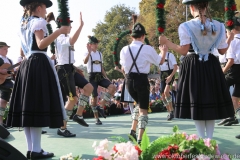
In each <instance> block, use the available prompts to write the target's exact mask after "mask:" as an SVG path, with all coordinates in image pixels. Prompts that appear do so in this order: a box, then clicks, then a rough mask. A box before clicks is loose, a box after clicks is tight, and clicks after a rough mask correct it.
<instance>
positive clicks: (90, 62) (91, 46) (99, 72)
mask: <svg viewBox="0 0 240 160" xmlns="http://www.w3.org/2000/svg"><path fill="white" fill-rule="evenodd" d="M88 38H89V42H88V44H87V49H88V52H87V53H85V55H84V56H85V58H84V60H83V61H84V64H87V70H88V74H89V82H90V83H91V84H92V85H93V88H94V90H93V93H92V100H91V102H92V103H91V105H92V111H93V113H94V117H95V118H96V125H101V124H102V122H101V121H100V119H99V117H98V113H99V114H100V115H101V116H103V117H104V118H106V116H105V114H104V109H103V107H104V106H105V104H106V102H109V101H111V97H112V96H113V95H114V93H115V91H116V87H115V86H114V85H113V84H112V83H111V82H110V80H109V79H108V78H107V75H106V72H105V70H104V68H103V59H102V53H101V52H99V51H98V50H97V48H98V43H99V40H98V39H97V38H96V37H94V36H88ZM98 86H102V87H104V88H106V89H107V90H108V92H105V93H104V96H103V99H102V100H101V101H100V106H97V97H98V92H97V89H98Z"/></svg>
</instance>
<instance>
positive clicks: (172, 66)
mask: <svg viewBox="0 0 240 160" xmlns="http://www.w3.org/2000/svg"><path fill="white" fill-rule="evenodd" d="M161 54H162V53H161ZM159 67H160V70H161V73H160V75H161V76H160V78H161V91H160V92H161V94H162V99H163V104H164V105H165V107H166V108H167V110H168V112H169V115H168V118H167V120H168V121H170V120H172V119H173V117H174V113H173V110H174V108H173V96H172V95H170V87H171V85H172V84H173V81H174V75H175V73H176V71H177V61H176V58H175V56H174V54H172V53H170V52H167V55H166V57H165V62H164V63H163V64H162V65H159Z"/></svg>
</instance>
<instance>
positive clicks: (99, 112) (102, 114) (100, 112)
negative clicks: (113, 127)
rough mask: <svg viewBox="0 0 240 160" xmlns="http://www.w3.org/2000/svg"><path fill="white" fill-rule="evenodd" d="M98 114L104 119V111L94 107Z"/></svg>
mask: <svg viewBox="0 0 240 160" xmlns="http://www.w3.org/2000/svg"><path fill="white" fill-rule="evenodd" d="M96 109H97V111H98V114H100V115H101V116H102V117H103V118H106V115H105V114H104V109H103V108H102V107H100V106H97V107H96Z"/></svg>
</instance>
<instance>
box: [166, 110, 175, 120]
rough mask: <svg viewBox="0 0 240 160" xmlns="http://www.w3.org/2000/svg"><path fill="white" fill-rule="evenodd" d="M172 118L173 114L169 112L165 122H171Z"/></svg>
mask: <svg viewBox="0 0 240 160" xmlns="http://www.w3.org/2000/svg"><path fill="white" fill-rule="evenodd" d="M173 118H174V115H173V113H172V112H171V113H170V114H169V115H168V116H167V120H168V121H171V120H172V119H173Z"/></svg>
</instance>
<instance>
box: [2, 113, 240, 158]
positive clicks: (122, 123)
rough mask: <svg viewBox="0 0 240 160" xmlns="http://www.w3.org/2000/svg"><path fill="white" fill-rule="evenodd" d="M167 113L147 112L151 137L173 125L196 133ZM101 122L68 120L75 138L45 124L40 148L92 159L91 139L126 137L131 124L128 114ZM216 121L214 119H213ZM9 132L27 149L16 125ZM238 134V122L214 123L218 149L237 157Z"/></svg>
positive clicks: (10, 139)
mask: <svg viewBox="0 0 240 160" xmlns="http://www.w3.org/2000/svg"><path fill="white" fill-rule="evenodd" d="M166 116H167V113H166V112H164V113H151V114H149V124H148V127H147V134H148V135H149V136H150V140H151V141H153V140H154V139H156V138H158V137H159V136H163V135H168V134H171V133H172V127H173V126H174V125H178V127H179V128H180V130H181V131H184V132H187V133H188V134H193V133H196V129H195V126H194V123H193V121H191V120H182V119H181V120H180V119H174V120H172V121H166ZM101 120H102V122H103V125H101V126H97V125H95V123H94V122H95V121H94V119H86V121H87V123H88V124H89V125H90V126H89V127H88V128H85V127H82V126H80V125H78V124H77V123H75V122H72V121H71V122H69V123H68V129H69V130H70V131H71V132H72V133H76V134H77V136H76V137H74V138H64V137H60V136H58V135H57V129H49V128H44V130H46V131H47V134H44V135H42V148H43V149H44V150H46V151H50V152H53V153H54V154H55V157H53V158H51V159H54V160H57V159H59V158H60V156H62V155H66V154H68V153H73V155H74V156H76V155H82V159H84V160H91V159H92V158H93V157H97V156H95V154H94V150H93V148H92V144H93V142H94V141H98V142H99V141H100V140H103V139H105V138H109V137H111V136H116V135H118V136H122V137H124V138H126V139H127V134H128V133H129V130H130V127H131V117H130V115H121V116H115V117H113V116H111V117H107V119H103V118H101ZM217 122H219V120H218V121H216V123H217ZM9 131H10V132H11V135H10V136H9V137H8V138H7V139H5V140H6V141H7V142H8V143H10V144H11V145H12V146H14V147H15V148H17V149H18V150H19V151H20V152H22V153H23V154H24V155H25V153H26V141H25V136H24V132H23V131H20V132H19V131H18V128H12V129H9ZM238 134H240V125H235V126H227V127H225V126H217V124H216V125H215V131H214V139H215V140H217V141H218V144H219V146H220V151H221V153H229V154H238V155H239V157H238V158H239V159H240V139H236V138H235V136H236V135H238Z"/></svg>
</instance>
